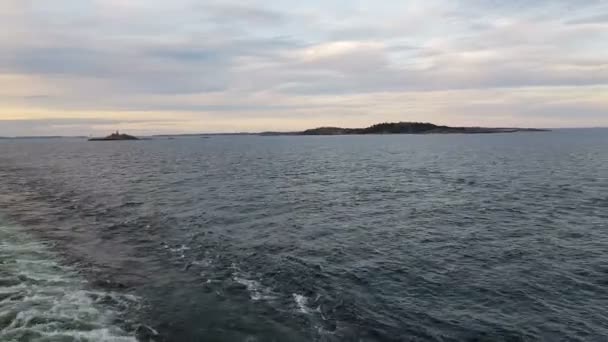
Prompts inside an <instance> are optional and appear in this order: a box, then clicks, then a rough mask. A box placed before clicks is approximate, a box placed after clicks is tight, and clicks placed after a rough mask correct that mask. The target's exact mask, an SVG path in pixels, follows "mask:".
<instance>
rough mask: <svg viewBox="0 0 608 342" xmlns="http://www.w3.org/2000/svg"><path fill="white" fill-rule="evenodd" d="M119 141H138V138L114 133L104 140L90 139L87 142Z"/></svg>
mask: <svg viewBox="0 0 608 342" xmlns="http://www.w3.org/2000/svg"><path fill="white" fill-rule="evenodd" d="M120 140H139V138H137V137H134V136H132V135H128V134H121V133H120V132H118V131H116V132H114V133H112V134H110V135H108V136H107V137H105V138H91V139H89V141H120Z"/></svg>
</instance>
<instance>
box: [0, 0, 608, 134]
mask: <svg viewBox="0 0 608 342" xmlns="http://www.w3.org/2000/svg"><path fill="white" fill-rule="evenodd" d="M0 22H2V30H0V51H2V53H1V54H0V135H55V134H84V135H88V134H99V133H103V132H107V131H109V130H113V129H115V128H121V129H123V130H129V131H130V132H133V133H136V134H149V133H165V132H229V131H261V130H293V129H302V128H309V127H316V126H321V125H336V126H351V127H354V126H364V125H367V124H371V123H375V122H380V121H429V122H435V123H441V124H450V125H483V126H528V127H580V126H608V1H604V0H586V1H571V0H567V1H566V0H551V1H549V0H539V1H524V0H512V1H495V0H468V1H448V0H410V1H405V0H403V1H401V0H400V1H396V0H395V1H367V0H359V1H346V0H336V1H319V0H311V1H297V2H296V1H272V0H271V1H268V0H267V1H256V0H251V1H238V2H237V1H233V2H230V1H194V0H173V1H161V0H130V1H123V0H54V1H47V0H38V1H37V0H3V1H1V2H0Z"/></svg>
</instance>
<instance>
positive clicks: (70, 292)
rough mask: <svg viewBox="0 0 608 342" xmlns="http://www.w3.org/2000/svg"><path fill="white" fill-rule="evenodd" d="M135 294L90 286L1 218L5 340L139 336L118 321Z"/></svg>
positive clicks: (120, 340)
mask: <svg viewBox="0 0 608 342" xmlns="http://www.w3.org/2000/svg"><path fill="white" fill-rule="evenodd" d="M136 302H137V299H136V298H135V297H133V296H128V295H122V294H118V293H113V292H102V291H89V290H87V289H86V282H85V281H84V280H83V279H81V278H79V277H78V275H77V274H76V272H74V270H72V269H70V268H69V267H65V266H62V265H60V264H58V263H57V262H56V261H54V255H53V253H52V252H51V251H49V250H48V249H47V247H46V246H45V245H44V244H42V243H39V242H36V241H35V240H33V239H32V238H31V237H30V236H28V235H27V234H26V233H25V232H23V231H21V230H20V229H19V228H18V227H15V226H12V225H9V224H3V223H2V222H0V341H48V342H52V341H91V342H93V341H102V342H106V341H107V342H110V341H111V342H132V341H133V342H134V341H136V339H135V338H134V337H133V336H130V334H128V333H127V332H126V331H124V329H122V328H121V327H119V326H118V325H117V324H116V323H115V322H118V321H119V312H118V311H120V310H118V309H117V308H114V307H110V306H108V305H106V304H102V303H116V304H117V305H118V306H124V307H126V306H128V305H132V304H134V303H136Z"/></svg>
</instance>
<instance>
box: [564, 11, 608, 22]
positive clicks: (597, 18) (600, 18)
mask: <svg viewBox="0 0 608 342" xmlns="http://www.w3.org/2000/svg"><path fill="white" fill-rule="evenodd" d="M566 24H569V25H582V24H604V25H605V24H608V13H604V14H598V15H594V16H590V17H586V18H579V19H572V20H568V21H567V22H566Z"/></svg>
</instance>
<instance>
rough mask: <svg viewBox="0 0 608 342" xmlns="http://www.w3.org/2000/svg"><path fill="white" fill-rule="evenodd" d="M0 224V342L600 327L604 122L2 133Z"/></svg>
mask: <svg viewBox="0 0 608 342" xmlns="http://www.w3.org/2000/svg"><path fill="white" fill-rule="evenodd" d="M0 213H1V217H2V218H1V219H0V222H2V223H0V226H1V228H0V233H1V234H2V244H0V257H1V258H2V259H1V260H0V262H2V264H1V265H0V267H2V272H3V273H2V275H1V279H2V283H0V328H1V329H2V330H1V331H2V332H1V333H0V336H1V337H2V338H4V339H3V340H5V339H8V340H10V338H13V337H10V336H24V335H19V334H26V333H27V334H32V335H31V336H33V337H32V340H35V338H38V339H39V340H44V341H49V340H50V341H55V340H57V341H69V340H77V338H79V337H82V338H88V339H89V340H91V341H106V340H107V341H122V340H125V341H127V340H130V339H133V338H134V337H135V336H136V335H139V337H142V336H143V335H142V333H141V332H142V329H141V326H140V325H145V326H148V327H150V328H152V329H154V330H156V331H157V332H158V333H159V334H160V335H161V338H162V339H164V340H166V341H604V340H606V338H607V336H608V290H607V288H608V287H607V285H608V258H607V257H606V251H608V229H607V228H608V227H607V222H608V131H606V130H565V131H555V132H547V133H517V134H493V135H398V136H330V137H258V136H238V137H229V136H217V137H213V138H210V139H199V138H180V139H175V140H167V139H154V140H143V141H128V142H112V143H95V142H86V141H82V140H78V139H62V140H31V141H28V140H19V141H12V140H6V141H1V142H0ZM15 296H17V297H15ZM28 296H29V297H34V298H36V300H40V302H35V301H33V302H28V300H26V299H24V298H29V297H28ZM43 297H44V298H43ZM42 298H43V299H42ZM39 303H40V304H39ZM32 308H37V309H32ZM89 308H90V309H89ZM81 311H87V312H84V313H83V312H81ZM28 317H29V318H28ZM28 319H29V321H28ZM28 322H29V323H28ZM32 322H33V323H32ZM137 327H140V330H139V334H137V333H136V329H137ZM146 329H148V328H146ZM146 329H144V331H148V330H146ZM144 335H145V334H144ZM6 336H9V337H6ZM58 336H60V337H58ZM14 338H15V340H18V339H17V338H18V337H14ZM59 338H63V339H59Z"/></svg>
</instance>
